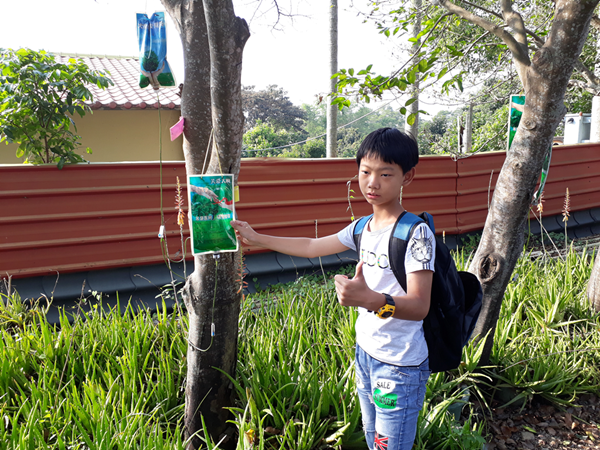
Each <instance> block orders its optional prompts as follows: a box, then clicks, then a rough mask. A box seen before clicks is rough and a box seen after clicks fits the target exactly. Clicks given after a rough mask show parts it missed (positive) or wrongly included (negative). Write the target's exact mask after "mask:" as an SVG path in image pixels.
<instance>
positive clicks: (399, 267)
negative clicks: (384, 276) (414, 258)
mask: <svg viewBox="0 0 600 450" xmlns="http://www.w3.org/2000/svg"><path fill="white" fill-rule="evenodd" d="M422 222H424V220H423V219H421V218H420V217H419V216H416V215H414V214H412V213H409V212H408V211H404V212H403V213H402V214H401V215H400V217H398V220H397V221H396V224H395V225H394V228H393V230H392V235H391V236H390V246H389V255H388V258H389V261H390V267H391V269H392V272H393V273H394V276H395V277H396V279H397V280H398V283H400V286H402V289H404V292H406V271H405V270H404V258H405V257H406V247H407V245H408V241H409V240H410V237H411V236H412V233H413V231H414V229H415V227H416V226H417V225H418V224H420V223H422Z"/></svg>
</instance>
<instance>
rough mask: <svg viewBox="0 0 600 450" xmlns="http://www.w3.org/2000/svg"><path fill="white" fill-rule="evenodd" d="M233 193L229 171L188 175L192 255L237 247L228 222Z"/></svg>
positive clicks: (233, 216) (232, 208)
mask: <svg viewBox="0 0 600 450" xmlns="http://www.w3.org/2000/svg"><path fill="white" fill-rule="evenodd" d="M234 195H235V194H234V187H233V175H231V174H226V175H190V176H188V199H189V203H188V204H189V205H190V229H191V233H192V253H193V254H194V255H201V254H208V253H220V252H235V251H237V250H238V241H237V238H236V236H235V230H234V229H233V227H232V226H231V225H230V222H231V221H232V220H233V219H234V218H235V199H234Z"/></svg>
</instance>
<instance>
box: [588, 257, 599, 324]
mask: <svg viewBox="0 0 600 450" xmlns="http://www.w3.org/2000/svg"><path fill="white" fill-rule="evenodd" d="M587 296H588V298H589V299H590V303H591V304H592V307H593V308H594V309H595V310H596V311H597V312H600V247H598V249H597V250H596V260H595V262H594V267H593V268H592V275H591V276H590V281H589V282H588V287H587Z"/></svg>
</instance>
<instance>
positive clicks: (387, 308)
mask: <svg viewBox="0 0 600 450" xmlns="http://www.w3.org/2000/svg"><path fill="white" fill-rule="evenodd" d="M395 309H396V308H395V307H394V306H392V305H384V306H382V307H381V308H379V311H377V315H378V316H379V317H380V318H382V319H387V318H388V317H392V316H393V315H394V310H395Z"/></svg>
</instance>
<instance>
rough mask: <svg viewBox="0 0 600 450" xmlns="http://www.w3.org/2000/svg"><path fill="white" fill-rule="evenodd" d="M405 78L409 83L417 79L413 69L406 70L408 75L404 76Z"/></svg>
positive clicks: (413, 82)
mask: <svg viewBox="0 0 600 450" xmlns="http://www.w3.org/2000/svg"><path fill="white" fill-rule="evenodd" d="M406 80H407V81H408V82H409V83H410V84H415V81H417V75H416V74H415V72H414V71H412V70H411V71H410V72H408V76H407V77H406Z"/></svg>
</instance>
